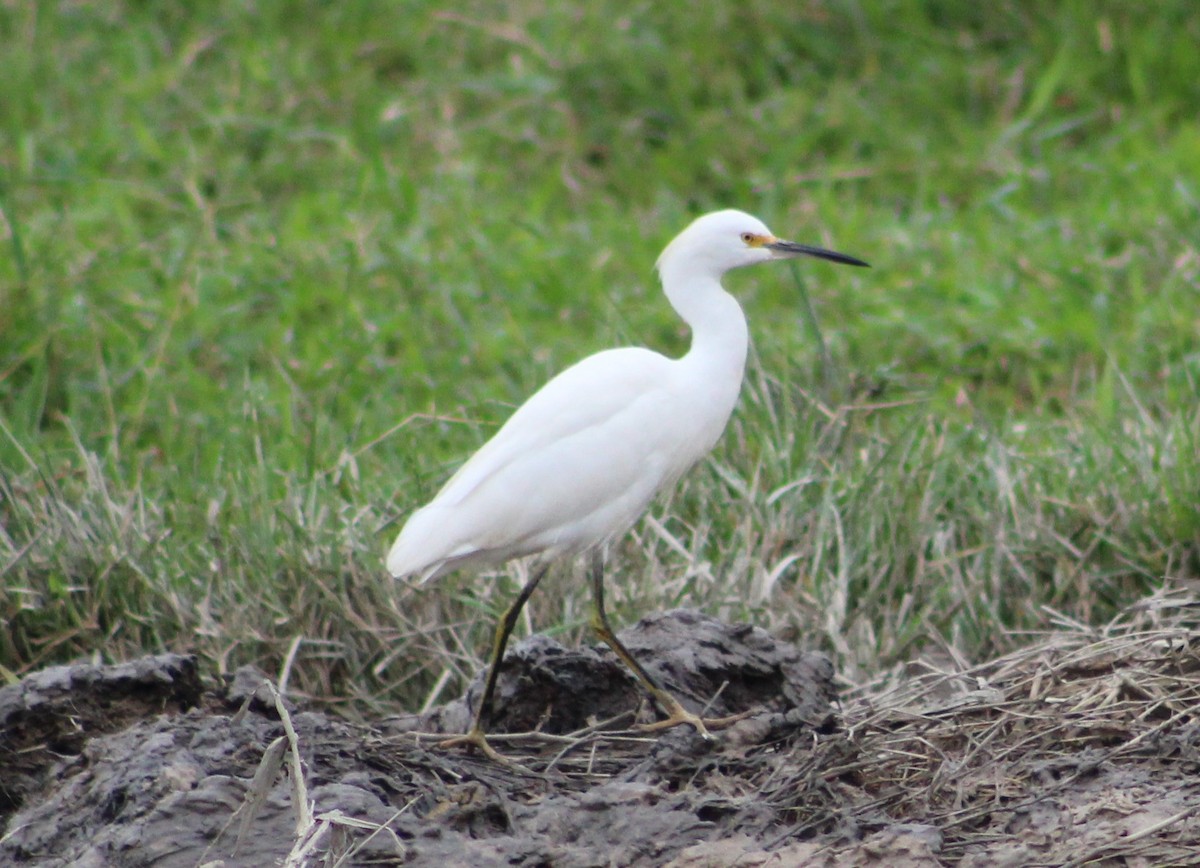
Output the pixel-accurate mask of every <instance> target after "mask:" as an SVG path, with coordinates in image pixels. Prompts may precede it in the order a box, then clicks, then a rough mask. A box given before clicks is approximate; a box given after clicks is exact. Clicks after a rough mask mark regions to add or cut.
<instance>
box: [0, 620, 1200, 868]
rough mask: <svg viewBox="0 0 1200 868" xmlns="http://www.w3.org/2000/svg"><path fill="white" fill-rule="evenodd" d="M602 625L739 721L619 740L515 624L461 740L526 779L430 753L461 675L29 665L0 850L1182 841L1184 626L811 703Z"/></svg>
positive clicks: (114, 852)
mask: <svg viewBox="0 0 1200 868" xmlns="http://www.w3.org/2000/svg"><path fill="white" fill-rule="evenodd" d="M622 639H623V641H625V642H626V643H627V644H628V645H629V647H630V648H631V650H633V653H634V654H635V655H637V656H638V658H639V659H640V660H643V661H644V663H645V665H646V666H647V668H648V669H650V670H651V671H652V673H653V674H654V675H655V676H656V677H659V678H661V679H662V681H663V682H664V684H665V685H666V686H667V687H668V689H670V690H672V691H673V692H675V693H676V694H678V695H679V696H680V697H681V700H682V701H683V702H684V704H686V705H688V706H689V707H691V708H692V709H693V710H697V711H700V710H704V713H705V714H707V715H712V716H721V715H726V714H735V713H741V712H749V714H748V716H747V717H746V718H745V719H744V720H742V721H740V722H738V723H737V724H735V725H734V726H733V727H731V728H730V729H728V730H726V731H723V732H721V733H719V734H718V737H717V738H716V739H715V740H714V741H712V742H708V741H705V740H704V739H701V738H699V737H698V736H696V735H695V733H693V732H692V731H691V730H690V728H688V727H680V728H677V729H675V730H672V731H670V732H667V733H664V734H662V735H655V736H648V735H646V734H645V733H641V732H638V731H636V730H633V729H631V728H630V727H631V725H632V724H634V723H635V722H637V721H645V720H649V719H651V718H652V717H653V714H654V710H653V708H652V707H650V706H649V705H648V704H647V703H646V702H644V701H643V697H642V695H641V692H640V691H639V690H638V689H637V687H636V684H635V683H634V682H632V680H631V679H630V678H629V676H628V675H627V674H626V673H625V671H624V667H622V666H621V665H620V664H619V663H618V662H617V661H615V660H614V659H612V657H611V655H609V654H608V653H607V651H606V650H604V649H602V648H582V649H577V650H571V649H566V648H563V647H562V646H560V645H558V644H557V643H555V642H553V641H552V640H549V639H546V638H545V637H540V636H534V637H531V638H530V639H528V640H526V641H524V642H521V643H518V644H517V645H516V646H515V647H514V648H513V649H512V652H511V653H510V655H509V656H508V657H507V658H506V665H505V669H504V671H503V672H502V676H501V679H500V685H499V690H498V693H497V697H498V701H497V707H496V715H495V719H494V720H493V721H492V729H491V731H492V733H493V744H494V746H495V747H496V749H497V750H499V751H501V752H502V753H503V754H505V755H506V756H508V757H510V758H511V759H513V760H514V761H516V762H519V763H520V764H521V766H523V767H525V768H526V769H530V770H532V772H533V773H531V774H526V773H521V772H518V771H514V770H512V769H509V768H506V767H502V766H498V765H496V764H494V763H491V762H490V761H488V760H486V759H483V758H481V757H478V756H474V755H471V754H468V753H465V752H462V751H443V750H440V749H438V748H437V747H436V742H437V741H438V739H439V738H440V737H441V736H439V735H438V734H437V733H444V732H450V731H456V730H457V731H461V729H462V728H463V727H464V726H465V723H466V720H467V718H468V717H469V711H470V707H471V705H470V703H471V702H472V701H473V699H474V698H475V697H477V695H478V682H477V683H476V684H474V685H472V687H471V688H470V689H469V690H468V691H467V695H466V696H465V697H463V698H462V699H459V700H455V701H454V702H452V703H450V704H448V705H447V706H444V707H443V708H441V709H438V710H435V711H434V712H431V713H430V714H427V715H423V716H420V715H408V716H405V717H402V718H398V719H394V720H389V721H381V722H379V723H376V724H374V725H371V726H354V725H351V724H349V723H346V722H344V721H342V720H339V719H337V718H333V717H330V716H329V715H326V714H324V713H322V712H320V711H314V710H302V709H300V708H297V707H294V706H291V705H289V704H287V703H283V702H279V701H276V697H275V693H274V690H273V688H272V687H271V686H270V685H269V684H268V683H267V682H266V680H265V679H264V678H263V677H262V676H261V675H260V674H258V673H256V672H254V671H253V670H243V671H241V672H239V673H238V674H237V676H236V677H235V678H233V679H231V680H230V682H229V683H228V684H224V685H221V686H219V687H215V688H212V689H209V690H207V691H205V690H203V689H202V688H201V685H200V678H199V675H198V673H197V670H196V663H195V661H194V660H192V659H191V658H186V657H177V656H171V655H167V656H162V657H149V658H144V659H142V660H137V661H133V662H131V663H126V664H120V665H116V666H91V665H80V666H72V667H55V668H54V669H50V670H46V671H44V672H41V673H36V674H34V675H30V676H28V677H27V678H25V679H24V680H23V681H21V682H20V683H18V684H15V685H12V686H9V687H6V688H3V689H0V791H2V792H3V796H4V800H3V801H2V802H0V822H3V823H4V827H3V828H4V831H3V834H2V836H0V863H3V864H21V863H27V864H39V865H67V864H71V865H111V864H120V865H128V866H142V865H147V866H148V865H155V866H194V865H198V864H205V863H220V864H224V865H226V866H233V865H247V866H263V865H272V864H283V863H284V861H285V860H288V859H290V860H291V861H290V862H289V864H292V865H306V864H317V863H318V861H320V860H328V861H329V863H332V862H333V861H336V859H337V858H338V856H345V857H346V859H345V861H344V863H343V864H347V865H374V864H378V865H383V864H391V865H398V864H404V865H417V866H420V865H440V866H445V865H452V864H453V865H459V864H470V865H480V866H488V865H497V866H499V865H505V866H511V865H556V866H607V865H655V866H657V865H670V866H674V868H702V866H703V868H707V866H724V865H729V864H733V863H735V862H736V864H738V865H742V866H763V868H767V866H786V865H798V864H804V865H830V866H833V865H863V866H868V865H903V866H912V868H925V866H934V865H964V866H991V865H1022V864H1053V865H1065V864H1080V865H1082V864H1085V863H1093V862H1094V863H1096V864H1113V865H1118V864H1120V865H1153V864H1173V863H1174V864H1191V861H1190V860H1192V859H1194V853H1195V852H1198V851H1197V847H1198V846H1200V785H1197V784H1196V783H1195V780H1196V769H1197V767H1198V764H1200V751H1198V748H1197V745H1200V711H1197V709H1198V708H1200V677H1198V673H1200V653H1198V652H1200V643H1197V641H1196V640H1195V634H1194V632H1193V631H1192V630H1191V628H1190V627H1188V626H1185V625H1181V624H1175V625H1166V626H1164V625H1163V624H1161V623H1159V624H1156V625H1153V626H1152V627H1150V628H1147V627H1146V625H1144V624H1143V625H1139V626H1137V627H1136V628H1135V626H1133V625H1130V626H1128V627H1125V628H1120V629H1114V628H1109V629H1108V630H1106V631H1105V632H1104V633H1103V634H1100V633H1095V632H1091V631H1085V630H1078V631H1073V632H1066V633H1059V634H1053V635H1051V636H1050V637H1048V638H1047V639H1046V640H1045V641H1043V642H1041V643H1039V644H1038V645H1036V646H1033V647H1031V648H1029V649H1027V650H1025V651H1022V652H1020V653H1014V654H1011V655H1008V656H1006V657H1004V658H1001V659H999V660H996V661H992V662H990V663H987V664H984V665H981V666H977V667H973V668H970V669H967V670H964V671H950V672H934V671H927V672H924V673H917V674H914V671H915V670H916V669H917V668H919V667H915V666H914V667H908V668H907V669H906V670H905V671H904V672H903V673H901V674H898V675H896V676H895V677H892V678H889V679H886V680H884V681H881V682H880V683H878V684H874V685H869V686H864V687H862V688H859V689H857V690H855V691H852V692H850V693H849V694H848V695H847V696H846V697H845V698H844V699H843V703H844V707H843V708H841V710H840V713H839V714H835V704H834V693H833V688H832V685H833V671H832V667H831V666H829V664H828V661H826V660H825V659H824V658H822V657H821V656H820V655H814V654H804V653H801V652H799V651H798V650H796V649H795V648H794V647H793V646H791V645H788V644H786V643H782V642H779V641H777V640H775V639H773V638H772V637H771V636H769V635H768V634H766V633H764V632H763V631H761V630H757V629H755V628H752V627H747V626H745V625H729V624H724V623H722V622H720V621H717V620H715V619H712V618H707V617H705V616H702V615H699V614H697V613H695V612H688V611H678V612H670V613H666V614H664V615H659V616H655V617H652V618H648V619H646V620H645V621H643V622H641V623H640V624H638V625H636V626H635V627H633V628H631V629H630V630H627V631H625V632H624V633H623V634H622ZM296 754H298V757H299V759H300V764H299V765H298V766H296V765H293V760H294V758H295V755H296ZM297 768H298V769H299V774H297V773H296V771H295V770H296V769H297ZM309 809H311V810H309Z"/></svg>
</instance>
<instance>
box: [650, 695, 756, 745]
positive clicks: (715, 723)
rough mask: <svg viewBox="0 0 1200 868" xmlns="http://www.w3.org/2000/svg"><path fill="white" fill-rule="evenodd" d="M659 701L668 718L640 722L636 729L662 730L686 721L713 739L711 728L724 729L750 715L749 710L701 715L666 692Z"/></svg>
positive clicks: (704, 736)
mask: <svg viewBox="0 0 1200 868" xmlns="http://www.w3.org/2000/svg"><path fill="white" fill-rule="evenodd" d="M668 700H669V701H668ZM658 701H659V704H660V705H661V706H662V707H663V710H664V711H666V712H667V718H666V720H656V721H655V722H654V723H642V724H638V725H637V726H635V727H634V729H637V730H639V731H641V732H661V731H662V730H664V729H671V728H672V727H676V726H679V725H680V724H684V723H686V724H688V725H689V726H691V727H692V728H693V729H694V730H696V732H698V733H699V734H700V735H701V736H702V737H703V738H706V739H711V738H712V733H710V732H709V730H710V729H724V728H725V727H727V726H731V725H733V724H735V723H737V722H738V721H739V720H745V719H746V718H747V717H749V716H750V712H749V711H743V712H742V713H741V714H731V715H729V716H728V717H701V716H700V715H698V714H692V713H691V712H690V711H688V710H687V709H686V708H684V707H683V706H682V705H680V704H679V702H678V700H676V699H675V697H673V696H671V695H670V694H666V695H665V697H661V696H660V697H658Z"/></svg>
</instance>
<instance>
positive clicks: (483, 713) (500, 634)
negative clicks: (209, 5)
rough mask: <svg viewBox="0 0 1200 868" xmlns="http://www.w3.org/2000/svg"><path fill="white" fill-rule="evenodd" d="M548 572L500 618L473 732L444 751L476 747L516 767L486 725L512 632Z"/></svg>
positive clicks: (537, 573)
mask: <svg viewBox="0 0 1200 868" xmlns="http://www.w3.org/2000/svg"><path fill="white" fill-rule="evenodd" d="M549 569H550V565H549V564H543V565H541V566H539V567H537V568H536V569H535V570H534V573H533V575H532V576H531V577H530V579H529V581H527V582H526V583H525V586H524V587H523V588H521V593H519V594H517V598H516V599H515V600H513V602H512V605H510V606H509V607H508V608H507V609H506V610H505V611H504V614H503V615H502V616H501V617H500V621H499V623H497V624H496V635H495V638H494V639H493V641H492V659H491V662H489V663H488V674H487V680H486V681H485V682H484V684H483V696H481V697H480V698H479V705H478V706H477V707H476V709H475V714H474V715H473V716H472V718H471V729H470V731H469V732H468V733H467V734H466V735H462V736H458V737H456V738H451V739H447V740H446V741H443V742H442V743H441V746H442V747H444V748H446V747H458V746H461V745H473V746H475V747H478V748H479V749H480V750H481V751H483V753H484V754H485V755H486V756H488V757H489V758H490V759H493V760H495V761H497V762H500V763H503V764H506V765H514V766H515V765H516V764H515V763H512V762H511V761H509V760H506V759H505V758H504V757H502V756H500V755H499V754H498V753H496V752H495V751H494V750H493V749H492V747H491V745H489V744H488V743H487V738H486V736H485V735H484V732H485V731H484V726H483V722H484V720H486V719H487V717H488V715H489V714H491V711H492V698H493V694H494V693H495V692H496V680H497V679H498V678H499V677H500V662H501V661H502V660H503V659H504V649H505V648H507V647H508V637H509V636H511V635H512V631H513V628H514V627H516V626H517V618H519V617H520V616H521V610H522V609H524V608H525V604H526V603H527V602H529V598H530V596H531V595H532V594H533V592H534V589H536V588H537V586H538V583H539V582H540V581H541V580H542V578H543V577H544V576H545V575H546V571H547V570H549Z"/></svg>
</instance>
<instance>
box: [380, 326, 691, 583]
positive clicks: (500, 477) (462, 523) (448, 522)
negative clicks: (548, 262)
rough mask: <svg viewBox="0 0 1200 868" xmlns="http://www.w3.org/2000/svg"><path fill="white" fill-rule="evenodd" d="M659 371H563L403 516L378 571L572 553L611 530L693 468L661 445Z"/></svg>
mask: <svg viewBox="0 0 1200 868" xmlns="http://www.w3.org/2000/svg"><path fill="white" fill-rule="evenodd" d="M671 365H672V363H671V362H670V361H669V360H668V359H666V358H664V357H663V356H660V355H658V354H657V353H653V352H651V351H649V350H642V349H620V350H609V351H606V352H603V353H599V354H597V355H595V356H590V357H588V358H587V359H584V360H583V361H582V362H580V363H579V364H577V365H575V366H573V367H571V368H568V369H567V370H565V371H563V372H562V373H561V374H559V375H558V376H557V377H555V378H554V379H553V380H551V381H550V382H548V383H547V384H546V385H545V386H543V387H542V388H541V389H540V390H539V391H538V392H536V393H535V394H534V395H533V396H532V397H531V398H530V399H529V400H528V401H526V402H525V403H524V404H523V405H522V406H521V407H520V408H518V409H517V411H516V412H515V413H514V414H513V415H512V417H511V418H510V419H509V420H508V421H507V422H506V423H505V424H504V426H503V427H502V428H501V429H500V430H499V431H497V432H496V434H495V436H493V437H492V439H491V440H489V441H488V442H487V443H485V444H484V445H483V446H482V447H481V448H480V449H479V451H478V452H476V453H475V454H474V455H473V456H472V457H471V458H470V459H469V460H468V461H467V463H466V464H464V465H463V466H462V468H460V469H459V471H458V472H457V473H455V474H454V476H452V477H451V478H450V480H449V481H448V482H447V483H446V485H445V486H444V487H443V488H442V490H441V491H440V492H439V493H438V494H437V496H436V497H434V499H433V500H432V501H431V502H430V503H429V504H428V505H427V506H425V507H424V508H422V509H420V510H418V511H417V512H416V513H414V514H413V515H412V517H411V518H410V519H409V521H408V522H407V523H406V524H405V526H404V529H403V530H402V531H401V532H400V535H399V537H398V538H397V540H396V543H395V545H394V546H393V547H392V550H391V552H390V553H389V556H388V568H389V570H390V571H391V572H392V574H393V575H406V574H414V573H415V574H421V575H422V576H423V577H424V578H433V577H436V576H438V575H441V574H443V573H445V572H448V571H449V570H451V569H454V568H456V567H457V566H461V565H464V564H465V563H468V562H471V561H492V562H498V561H503V560H507V559H508V558H511V557H517V556H520V555H523V554H532V553H534V552H537V551H542V550H545V549H555V548H558V549H562V550H564V551H570V550H578V549H579V548H580V547H581V545H586V544H591V543H592V542H597V541H599V540H600V539H602V538H603V537H604V536H605V535H606V534H607V533H610V532H616V531H618V530H623V529H624V527H626V526H628V524H630V523H632V521H633V520H635V519H636V518H637V516H638V515H639V514H640V513H641V511H642V510H643V509H644V508H645V506H646V504H647V503H648V502H649V500H650V499H651V498H652V497H653V495H654V493H655V491H656V490H657V489H658V487H659V486H660V485H661V484H662V483H663V482H664V481H665V480H667V479H669V478H670V477H671V476H673V475H676V474H677V473H679V472H682V470H683V469H685V468H686V467H687V466H690V464H691V463H692V461H694V460H695V456H691V455H689V454H688V451H689V450H687V449H686V448H682V447H679V448H677V446H678V444H676V443H674V442H673V441H672V437H673V436H674V437H675V438H676V439H678V434H677V433H674V434H673V432H677V431H678V426H672V425H670V424H669V422H670V419H671V418H672V413H673V411H672V408H671V400H670V398H669V389H668V384H669V381H670V378H671V375H672V368H671Z"/></svg>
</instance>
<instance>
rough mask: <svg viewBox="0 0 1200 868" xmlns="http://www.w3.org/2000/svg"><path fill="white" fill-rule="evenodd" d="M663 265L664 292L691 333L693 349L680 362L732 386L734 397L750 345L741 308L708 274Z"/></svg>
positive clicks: (716, 280) (693, 269)
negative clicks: (694, 366)
mask: <svg viewBox="0 0 1200 868" xmlns="http://www.w3.org/2000/svg"><path fill="white" fill-rule="evenodd" d="M664 265H665V267H663V269H662V273H661V276H662V284H663V292H664V293H666V296H667V300H668V301H670V302H671V307H673V308H675V311H676V313H678V314H679V316H680V317H682V319H683V321H684V322H686V323H687V324H688V326H689V327H690V328H691V330H692V346H691V349H690V350H689V351H688V353H687V355H685V356H684V357H683V361H686V362H688V363H689V364H692V365H696V366H697V367H701V368H703V369H704V370H705V371H706V373H707V375H708V376H712V377H714V378H717V379H724V380H725V381H726V382H730V383H732V384H733V385H734V394H735V395H736V392H737V389H738V388H740V386H741V383H742V372H743V370H744V368H745V366H746V352H747V350H748V349H749V345H750V333H749V329H748V328H747V326H746V315H745V314H744V313H742V308H741V305H739V304H738V303H737V300H736V299H735V298H734V297H733V296H732V295H730V294H729V293H728V292H726V291H725V288H724V287H723V286H721V281H720V280H718V279H717V278H715V277H713V276H712V274H711V273H708V272H703V273H702V272H701V270H699V269H695V268H688V267H687V265H686V264H684V265H674V264H664ZM714 385H715V384H714Z"/></svg>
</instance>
